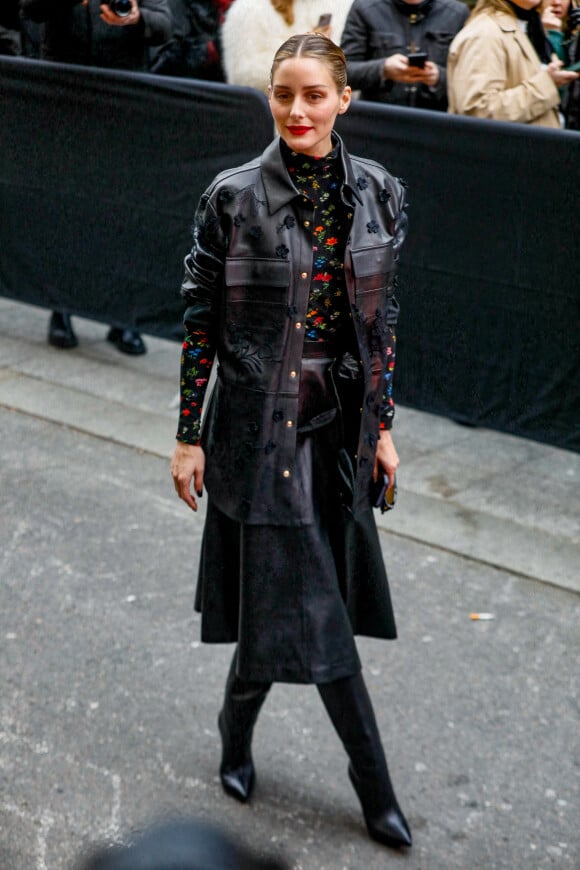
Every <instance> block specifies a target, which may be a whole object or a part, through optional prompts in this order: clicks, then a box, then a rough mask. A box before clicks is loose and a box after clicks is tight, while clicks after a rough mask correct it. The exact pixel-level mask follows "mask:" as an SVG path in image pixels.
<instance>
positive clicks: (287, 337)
mask: <svg viewBox="0 0 580 870" xmlns="http://www.w3.org/2000/svg"><path fill="white" fill-rule="evenodd" d="M339 143H340V140H339ZM340 146H341V158H342V163H343V169H344V178H345V182H344V185H343V188H342V197H343V200H344V202H345V203H346V204H347V206H348V207H349V216H350V217H351V220H352V223H351V233H350V238H349V240H348V242H347V246H346V251H345V260H344V262H345V278H346V287H347V291H348V299H349V304H350V317H351V318H352V323H353V326H354V330H353V339H354V346H355V347H356V348H358V354H359V357H360V363H361V368H362V371H363V374H364V386H363V395H362V402H361V405H362V407H361V408H360V409H359V408H356V409H355V411H354V413H357V414H360V430H359V438H358V449H357V453H356V457H355V459H356V464H357V468H356V470H355V489H354V510H355V511H356V510H357V509H359V508H360V509H366V510H368V507H369V498H368V490H369V484H370V477H371V474H372V470H373V465H374V456H375V452H376V444H377V437H378V429H379V410H380V404H381V398H382V391H383V379H384V374H385V369H386V365H387V354H386V349H387V344H388V342H389V341H390V340H392V335H390V326H392V325H393V324H394V322H395V321H396V314H397V304H396V301H395V300H394V298H393V292H394V284H395V264H396V260H397V253H398V250H399V248H400V245H401V243H402V241H403V238H404V235H405V229H406V215H405V213H404V206H405V190H404V185H403V184H402V183H401V182H400V180H397V179H395V178H393V176H391V175H390V174H389V173H388V172H387V171H386V170H385V169H384V168H383V167H382V166H380V165H379V164H378V163H375V162H373V161H371V160H364V159H361V158H358V157H350V156H349V155H348V154H347V152H346V149H345V148H344V146H343V145H342V143H340ZM314 217H315V215H314V209H313V206H312V203H311V202H310V200H308V199H306V198H304V197H302V196H301V194H300V193H299V192H298V191H297V190H296V188H295V187H294V185H293V183H292V181H291V179H290V176H289V174H288V172H287V170H286V167H285V164H284V162H283V159H282V155H281V152H280V140H279V139H276V140H275V141H274V142H273V143H272V144H271V145H270V146H269V147H268V148H267V149H266V151H265V152H264V153H263V154H262V156H261V157H259V158H258V159H256V160H254V161H252V162H251V163H248V164H246V165H244V166H241V167H238V168H236V169H232V170H228V171H226V172H223V173H221V174H220V175H218V177H217V178H216V179H215V180H214V182H213V183H212V185H211V186H210V187H209V188H208V190H207V191H206V192H205V193H204V195H203V196H202V198H201V201H200V205H199V208H198V212H197V215H196V227H195V242H194V246H193V249H192V252H191V254H190V255H188V257H186V260H185V278H184V281H183V285H182V293H183V295H184V297H185V298H186V300H187V301H188V303H189V308H188V309H187V311H186V314H185V321H186V323H187V325H188V328H190V329H196V328H202V329H204V330H206V331H208V332H209V334H210V340H211V341H212V343H215V346H216V347H217V353H218V358H219V363H220V366H219V371H218V378H217V383H216V387H215V389H214V392H213V395H212V398H211V401H210V405H209V407H208V409H207V417H206V421H205V424H204V430H203V434H202V445H203V446H204V449H205V451H206V458H207V463H206V472H205V483H206V486H207V489H208V491H209V493H210V495H211V497H212V499H213V501H214V502H215V503H216V505H217V507H218V508H219V509H220V510H222V511H223V512H224V513H226V514H227V515H228V516H230V517H232V518H233V519H236V520H239V521H243V522H248V523H254V524H262V523H266V524H274V525H301V524H302V523H305V522H308V521H309V515H308V512H309V510H311V507H310V506H309V505H307V504H306V501H307V500H305V499H304V498H303V486H302V484H301V481H300V480H298V479H295V475H294V468H295V464H294V459H295V452H296V437H297V431H296V430H297V427H296V421H297V413H298V391H299V385H300V367H301V359H302V353H303V343H304V321H305V317H306V310H307V302H308V296H309V290H310V283H311V273H312V268H313V253H312V229H313V221H314ZM296 477H297V476H296Z"/></svg>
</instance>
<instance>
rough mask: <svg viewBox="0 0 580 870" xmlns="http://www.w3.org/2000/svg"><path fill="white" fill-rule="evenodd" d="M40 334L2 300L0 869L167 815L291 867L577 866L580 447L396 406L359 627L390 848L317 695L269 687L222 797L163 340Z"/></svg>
mask: <svg viewBox="0 0 580 870" xmlns="http://www.w3.org/2000/svg"><path fill="white" fill-rule="evenodd" d="M46 327H47V312H46V311H43V310H41V309H37V308H33V307H30V306H24V305H20V304H17V303H14V302H11V301H9V300H6V299H0V435H1V442H0V444H1V446H0V466H1V471H0V521H1V523H0V565H1V570H0V583H1V587H0V588H1V589H2V607H1V608H0V639H1V645H0V661H1V674H2V682H3V689H2V694H1V697H0V782H1V790H0V868H2V870H28V868H30V870H61V868H63V870H64V868H69V867H71V866H72V862H73V860H74V859H75V857H77V856H79V855H80V854H82V853H83V851H84V850H85V849H86V848H87V847H88V846H89V844H90V843H93V842H95V841H109V840H110V841H117V840H124V839H127V838H128V837H130V835H131V832H133V831H135V830H138V829H140V828H142V827H144V826H146V825H147V824H148V823H149V822H151V821H152V820H154V819H159V818H160V817H165V816H175V815H177V814H180V815H186V816H189V817H194V818H196V819H201V820H208V821H209V820H211V821H213V822H217V823H219V824H220V825H222V826H223V827H224V828H225V829H226V830H228V831H229V832H231V833H233V834H234V835H235V836H237V837H239V838H240V839H241V840H243V841H244V842H245V843H247V844H249V845H251V846H252V847H253V848H254V849H255V850H258V851H259V852H260V853H263V854H267V853H270V854H277V855H282V856H285V857H286V859H287V860H288V862H289V865H290V866H291V867H292V868H293V870H343V868H344V870H362V868H364V870H374V868H379V867H380V868H383V867H391V866H393V867H395V866H404V867H406V868H408V870H440V868H441V870H444V868H445V870H447V868H451V870H453V868H457V870H471V868H482V870H488V868H506V870H507V868H510V870H511V868H516V870H519V868H526V870H527V868H534V870H535V868H539V870H543V868H551V867H555V868H566V870H572V868H578V867H579V866H580V825H579V823H578V819H579V818H580V812H579V811H580V737H579V735H580V727H579V726H580V722H579V703H578V699H579V687H578V681H579V673H580V670H579V662H580V655H579V652H580V632H579V629H578V624H579V620H578V617H579V616H580V598H579V596H578V592H580V571H579V567H580V559H579V553H580V547H579V541H580V499H578V494H577V493H578V485H579V482H580V456H578V455H577V454H574V453H571V452H568V451H564V450H558V449H556V448H553V447H549V446H546V445H542V444H538V443H535V442H532V441H527V440H524V439H519V438H515V437H513V436H507V435H503V434H501V433H495V432H490V431H487V430H483V429H473V428H467V427H462V426H458V425H456V424H454V423H453V422H451V421H449V420H446V419H443V418H439V417H436V416H433V415H428V414H424V413H420V412H417V411H415V410H412V409H409V408H404V407H399V409H398V414H397V421H396V430H395V431H396V443H397V446H398V449H399V452H400V455H401V459H402V465H401V469H400V473H399V503H398V505H397V508H396V510H395V511H393V512H390V513H388V514H385V515H384V516H383V517H380V518H379V523H380V529H381V542H382V545H383V551H384V556H385V561H386V564H387V567H388V572H389V579H390V582H391V588H392V593H393V598H394V604H395V610H396V615H397V621H398V627H399V635H400V637H399V640H398V641H397V642H396V643H381V642H378V641H373V640H369V639H361V640H360V642H359V648H360V651H361V658H362V661H363V667H364V672H365V675H366V678H367V681H368V685H369V689H370V692H371V695H372V698H373V701H374V703H375V707H376V711H377V718H378V720H379V724H380V727H381V732H382V734H383V739H384V744H385V748H386V751H387V756H388V758H389V762H390V767H391V772H392V777H393V780H394V783H395V786H396V790H397V793H398V797H399V800H400V803H401V805H402V807H403V809H404V811H405V813H406V815H407V817H408V819H409V822H410V824H411V828H412V830H413V834H414V846H413V848H412V849H411V850H410V851H408V852H406V853H404V854H397V853H394V852H392V851H390V850H388V849H385V848H383V847H381V846H379V845H377V844H376V843H373V842H372V841H371V840H369V839H368V837H367V836H366V831H365V828H364V824H363V822H362V817H361V814H360V809H359V807H358V804H357V800H356V796H355V795H354V793H353V791H352V788H351V786H350V783H349V781H348V777H347V775H346V761H345V757H344V754H343V750H342V748H341V746H340V744H339V743H338V739H337V738H336V737H335V736H334V733H333V732H332V728H331V726H330V724H329V722H328V721H327V719H326V716H325V713H324V711H323V709H322V705H321V703H320V700H319V698H318V694H317V693H316V691H315V690H314V688H313V687H309V686H287V685H277V686H275V687H274V688H273V690H272V692H271V695H270V697H269V698H268V700H267V702H266V704H265V707H264V710H263V713H262V715H261V717H260V720H259V722H258V726H257V728H256V735H255V750H254V756H255V761H256V767H257V772H258V781H257V786H256V791H255V795H254V797H253V799H252V802H251V803H250V804H249V805H248V806H241V805H239V804H237V803H235V802H233V801H231V800H230V799H228V798H227V797H226V796H225V795H224V794H223V793H222V791H221V789H220V786H219V781H218V778H217V766H218V763H219V738H218V733H217V726H216V715H217V711H218V709H219V706H220V704H221V695H222V687H223V682H224V679H225V673H226V669H227V665H228V662H229V658H230V656H231V647H229V646H223V647H222V646H205V645H201V644H200V642H199V620H198V617H197V615H195V614H194V613H193V610H192V599H193V589H194V584H195V574H196V566H197V558H198V553H199V545H200V540H201V530H202V524H203V507H202V510H201V511H200V513H199V514H198V515H194V514H192V513H191V512H189V511H188V510H187V509H186V508H185V507H184V506H183V505H182V504H181V503H180V502H179V501H178V500H177V498H176V497H175V494H174V492H173V487H172V483H171V480H170V477H169V473H168V458H169V456H170V454H171V452H172V449H173V443H174V431H175V421H176V407H175V404H176V394H177V386H178V362H179V360H178V357H179V348H178V347H177V346H176V345H175V344H173V343H170V342H165V341H161V340H159V339H154V338H147V339H146V340H147V343H148V346H149V353H148V354H147V355H146V356H145V357H136V358H130V357H126V356H123V355H121V354H119V353H118V351H117V350H116V349H115V348H114V347H112V346H111V345H109V344H108V343H107V342H106V341H105V335H106V332H107V328H106V326H104V325H102V324H96V323H92V322H90V321H86V320H81V319H80V318H76V319H75V327H76V330H77V333H78V336H79V339H80V344H79V347H78V348H77V349H75V350H72V351H58V350H55V349H53V348H50V347H49V346H48V345H47V343H46ZM204 501H205V500H204V499H202V504H203V502H204ZM474 612H479V613H482V612H483V613H488V614H491V615H492V617H493V618H492V619H489V620H485V621H484V620H480V621H476V620H472V619H470V614H472V613H474Z"/></svg>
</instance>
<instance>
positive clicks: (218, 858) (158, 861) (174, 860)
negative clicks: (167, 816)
mask: <svg viewBox="0 0 580 870" xmlns="http://www.w3.org/2000/svg"><path fill="white" fill-rule="evenodd" d="M77 870H287V868H286V865H285V864H283V863H281V862H280V861H278V860H274V859H268V858H259V857H257V855H254V854H252V853H251V852H250V851H249V850H247V849H246V848H245V847H244V846H241V845H239V844H238V843H236V842H235V841H234V840H233V839H231V838H230V836H229V835H228V834H226V833H225V832H223V831H221V830H220V829H219V828H216V827H213V826H211V825H207V824H205V823H202V822H196V821H175V822H165V823H164V824H159V825H155V826H154V827H153V828H151V829H150V830H148V831H146V832H145V833H144V834H141V835H140V836H138V837H137V838H136V839H135V841H134V842H133V843H132V844H131V845H130V846H112V847H103V848H99V849H97V850H96V851H94V852H93V853H92V854H91V855H90V856H89V857H88V858H85V859H84V860H83V861H81V862H80V863H79V864H77Z"/></svg>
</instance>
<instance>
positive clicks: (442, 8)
mask: <svg viewBox="0 0 580 870" xmlns="http://www.w3.org/2000/svg"><path fill="white" fill-rule="evenodd" d="M468 15H469V10H468V8H467V6H466V5H465V4H464V3H462V2H459V0H354V3H353V4H352V6H351V9H350V12H349V14H348V17H347V19H346V24H345V26H344V31H343V34H342V42H341V45H342V49H343V51H344V53H345V55H346V59H347V61H348V80H349V82H350V84H351V86H352V87H353V88H354V89H355V90H360V91H361V97H362V99H363V100H371V101H373V102H379V103H391V104H393V105H398V106H409V107H416V108H419V109H434V110H437V111H441V112H444V111H445V110H446V109H447V75H446V63H447V52H448V50H449V45H450V43H451V40H452V39H453V37H454V36H455V34H456V33H457V32H458V31H459V30H460V29H461V27H462V26H463V24H464V23H465V20H466V19H467V17H468Z"/></svg>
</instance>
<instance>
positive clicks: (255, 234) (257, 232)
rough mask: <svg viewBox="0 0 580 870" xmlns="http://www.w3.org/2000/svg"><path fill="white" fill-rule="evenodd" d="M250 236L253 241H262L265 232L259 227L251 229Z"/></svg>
mask: <svg viewBox="0 0 580 870" xmlns="http://www.w3.org/2000/svg"><path fill="white" fill-rule="evenodd" d="M250 235H251V237H252V238H253V239H260V238H261V237H262V236H263V235H264V230H263V229H262V227H260V226H257V225H256V226H253V227H250Z"/></svg>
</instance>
